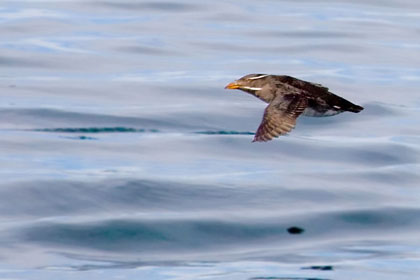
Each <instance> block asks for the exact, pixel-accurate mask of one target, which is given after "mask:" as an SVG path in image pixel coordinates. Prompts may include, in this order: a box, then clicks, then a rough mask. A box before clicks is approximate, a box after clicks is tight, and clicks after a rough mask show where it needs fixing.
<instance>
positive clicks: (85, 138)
mask: <svg viewBox="0 0 420 280" xmlns="http://www.w3.org/2000/svg"><path fill="white" fill-rule="evenodd" d="M62 138H66V139H72V140H98V138H95V137H89V136H84V135H82V136H77V137H62Z"/></svg>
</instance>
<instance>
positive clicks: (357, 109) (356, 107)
mask: <svg viewBox="0 0 420 280" xmlns="http://www.w3.org/2000/svg"><path fill="white" fill-rule="evenodd" d="M346 109H347V111H349V112H353V113H359V112H360V111H362V110H363V109H364V108H363V107H362V106H359V105H356V104H351V106H349V107H347V108H346Z"/></svg>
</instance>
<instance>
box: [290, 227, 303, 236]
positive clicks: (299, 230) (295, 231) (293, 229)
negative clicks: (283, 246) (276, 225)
mask: <svg viewBox="0 0 420 280" xmlns="http://www.w3.org/2000/svg"><path fill="white" fill-rule="evenodd" d="M304 231H305V230H304V229H303V228H299V227H289V228H288V229H287V232H288V233H290V234H301V233H303V232H304Z"/></svg>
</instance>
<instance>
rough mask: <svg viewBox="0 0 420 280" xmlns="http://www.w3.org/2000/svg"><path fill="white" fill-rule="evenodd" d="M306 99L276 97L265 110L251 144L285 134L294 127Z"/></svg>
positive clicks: (303, 108) (285, 96)
mask: <svg viewBox="0 0 420 280" xmlns="http://www.w3.org/2000/svg"><path fill="white" fill-rule="evenodd" d="M306 106H307V99H306V98H305V97H303V96H302V95H298V94H288V95H278V96H277V97H276V98H275V99H274V100H273V101H271V103H270V104H269V105H268V106H267V108H265V111H264V117H263V120H262V122H261V124H260V126H259V127H258V130H257V132H256V133H255V137H254V140H253V142H261V141H262V142H265V141H269V140H271V139H273V138H274V137H278V136H279V135H282V134H286V133H288V132H289V131H290V130H292V129H293V128H294V127H295V124H296V118H297V117H299V115H300V114H302V112H303V111H304V110H305V108H306Z"/></svg>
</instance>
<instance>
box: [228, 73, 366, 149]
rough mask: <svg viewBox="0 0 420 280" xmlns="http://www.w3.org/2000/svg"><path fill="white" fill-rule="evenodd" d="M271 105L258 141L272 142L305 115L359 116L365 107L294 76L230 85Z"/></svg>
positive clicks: (244, 79) (246, 79) (260, 76)
mask: <svg viewBox="0 0 420 280" xmlns="http://www.w3.org/2000/svg"><path fill="white" fill-rule="evenodd" d="M225 88H227V89H240V90H242V91H245V92H247V93H250V94H252V95H255V96H256V97H258V98H259V99H261V100H263V101H264V102H266V103H268V106H267V108H265V111H264V117H263V120H262V122H261V124H260V126H259V127H258V129H257V132H256V133H255V137H254V142H255V141H269V140H271V139H273V138H274V137H278V136H279V135H283V134H286V133H288V132H289V131H291V130H292V129H293V128H294V127H295V125H296V119H297V118H298V117H299V116H300V115H301V114H302V115H306V116H312V117H323V116H333V115H336V114H339V113H342V112H345V111H348V112H353V113H358V112H360V111H362V110H363V107H361V106H359V105H356V104H353V103H351V102H350V101H347V100H346V99H344V98H342V97H340V96H337V95H335V94H334V93H332V92H329V91H328V88H326V87H324V86H322V85H320V84H314V83H311V82H306V81H303V80H299V79H296V78H293V77H291V76H277V75H266V74H250V75H246V76H244V77H242V78H240V79H239V80H236V81H234V82H232V83H230V84H228V85H227V86H226V87H225Z"/></svg>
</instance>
